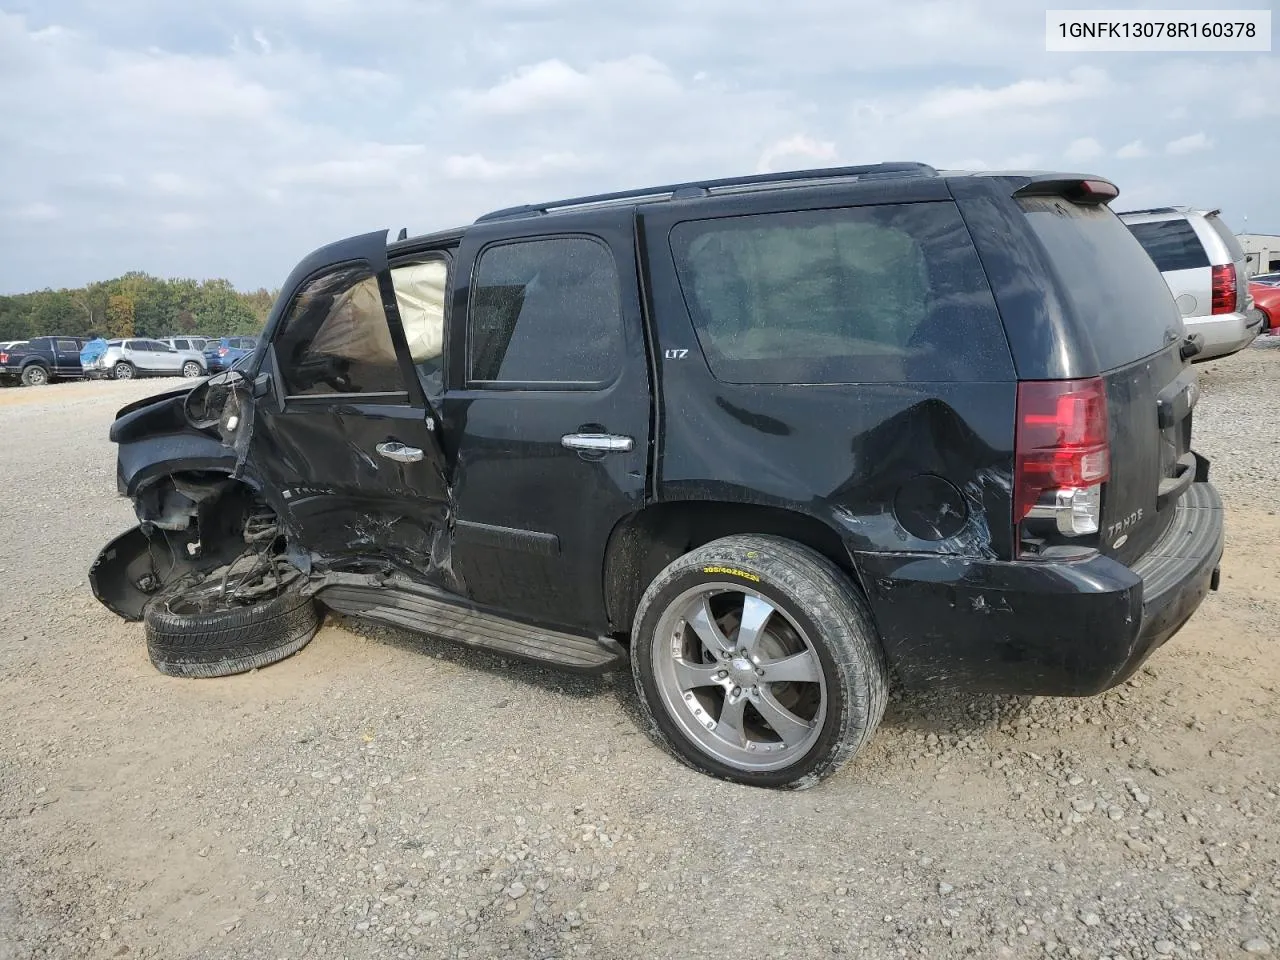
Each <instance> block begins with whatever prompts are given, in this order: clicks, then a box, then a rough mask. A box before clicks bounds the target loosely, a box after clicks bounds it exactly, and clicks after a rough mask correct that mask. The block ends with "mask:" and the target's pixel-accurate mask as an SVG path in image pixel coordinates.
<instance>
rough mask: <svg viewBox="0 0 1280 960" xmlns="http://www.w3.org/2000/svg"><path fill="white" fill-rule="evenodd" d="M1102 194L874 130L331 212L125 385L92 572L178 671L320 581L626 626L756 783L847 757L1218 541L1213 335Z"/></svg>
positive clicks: (662, 694) (528, 638)
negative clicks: (934, 153) (264, 296)
mask: <svg viewBox="0 0 1280 960" xmlns="http://www.w3.org/2000/svg"><path fill="white" fill-rule="evenodd" d="M1116 195H1117V190H1116V187H1115V186H1114V185H1113V184H1111V183H1110V182H1108V181H1106V180H1103V179H1100V178H1096V177H1091V176H1085V175H1080V174H1059V173H1045V174H1016V175H1015V174H985V173H978V174H961V173H954V172H950V173H942V172H939V171H936V170H934V169H933V168H931V167H928V166H925V165H923V164H916V163H905V164H904V163H898V164H880V165H874V166H868V167H855V168H842V169H835V170H817V171H804V172H797V173H790V174H769V175H763V176H754V177H738V178H733V179H729V180H719V181H709V182H702V183H690V184H675V185H671V186H667V187H650V188H641V189H637V190H633V191H627V192H623V193H617V194H612V195H607V196H596V197H581V198H575V199H571V200H565V201H559V202H555V203H547V204H539V205H534V206H527V207H518V208H514V209H509V210H501V211H497V212H495V213H492V214H489V215H487V216H485V217H482V218H481V219H480V220H479V221H478V222H476V223H474V224H471V225H468V226H465V227H461V228H458V229H456V230H447V231H443V232H441V233H437V234H432V235H430V236H424V237H416V238H407V239H404V240H400V241H396V242H392V243H390V244H388V242H387V235H386V232H385V231H382V232H378V233H373V234H367V235H365V236H360V237H352V238H350V239H347V240H344V241H341V242H338V243H335V244H333V245H331V246H328V247H326V248H323V249H321V250H318V251H316V252H315V253H313V254H312V255H311V256H310V257H308V258H306V259H305V260H303V261H302V262H301V263H300V264H299V265H298V266H297V267H296V269H295V270H294V272H293V274H292V276H291V277H290V278H289V279H288V280H287V282H286V283H285V285H284V288H283V292H282V294H281V296H280V298H279V300H278V301H277V303H276V305H275V308H274V310H273V312H272V314H271V317H270V318H269V319H268V321H267V325H266V330H265V331H264V335H263V337H262V339H261V341H260V342H259V343H258V345H257V347H256V348H255V350H254V352H253V353H252V354H251V355H250V356H249V358H248V359H247V360H246V361H245V362H244V363H243V364H242V365H239V366H237V367H236V368H235V369H233V370H230V371H228V372H226V373H222V374H219V375H217V376H214V377H212V378H210V379H209V380H206V381H202V382H201V383H200V384H199V385H197V386H195V387H194V388H192V387H187V388H185V389H183V390H181V391H177V392H175V393H171V394H168V395H165V396H160V397H151V398H148V399H146V400H144V401H140V402H138V403H135V404H133V405H131V406H128V407H126V408H124V409H123V410H121V411H120V413H119V414H118V417H117V419H116V422H115V425H114V426H113V427H112V431H111V439H112V440H113V441H114V442H115V443H116V444H117V445H118V463H117V482H118V485H119V490H120V492H121V493H124V494H126V495H127V496H129V497H130V498H131V499H132V500H133V502H134V507H135V510H136V513H137V517H138V520H139V521H140V525H139V526H138V527H136V528H134V529H133V530H131V531H129V532H127V533H125V534H123V535H122V536H121V537H119V538H117V539H116V540H115V541H114V542H113V543H111V544H110V545H108V546H107V548H106V549H105V550H104V551H103V552H102V554H101V555H100V557H99V559H98V561H97V563H96V564H95V565H94V567H93V569H92V571H91V575H90V580H91V583H92V584H93V588H94V590H95V592H96V594H97V596H98V597H99V599H101V600H102V601H103V602H104V603H105V604H106V605H107V606H108V607H109V608H110V609H112V610H114V611H116V612H117V613H119V614H120V615H121V616H124V617H127V618H130V619H140V620H143V621H144V622H145V629H146V636H147V644H148V650H149V653H150V655H151V659H152V661H153V663H155V665H156V666H157V667H158V668H159V669H160V670H162V671H164V672H166V673H170V674H174V675H177V676H188V677H191V676H206V677H207V676H214V675H221V674H227V673H234V672H236V671H240V670H248V669H253V668H255V667H259V666H263V665H265V664H267V663H271V662H273V661H276V660H280V659H282V658H284V657H287V656H289V655H290V654H292V653H294V652H296V651H298V650H300V649H301V648H302V647H303V646H304V645H305V644H306V643H307V641H308V640H310V639H311V636H312V634H313V633H314V632H315V629H316V625H317V622H318V616H319V613H318V607H317V603H320V604H323V605H324V606H326V607H328V608H330V609H333V610H337V611H339V612H341V613H344V614H348V615H353V616H359V617H363V618H368V619H373V620H377V621H381V622H382V623H387V624H393V625H395V626H399V627H408V628H410V629H414V630H420V631H423V632H426V633H430V634H434V635H437V636H441V637H445V638H447V639H450V640H454V641H457V642H461V643H464V644H470V645H472V646H476V647H483V648H485V649H488V650H493V651H497V652H499V653H501V654H503V655H506V656H512V657H523V658H526V659H531V660H537V661H542V662H546V663H554V664H557V665H560V666H563V667H566V668H569V669H578V670H592V669H595V670H610V669H615V668H621V667H622V666H623V665H624V664H626V663H627V662H628V660H629V661H630V669H631V670H632V672H633V674H634V678H635V683H636V687H637V692H638V698H639V705H640V708H641V710H642V711H643V713H644V715H645V716H646V718H647V722H648V725H649V727H650V729H651V731H652V732H653V734H654V736H655V737H656V738H657V740H658V741H659V742H660V743H662V744H663V745H664V746H665V747H666V748H667V749H669V750H670V751H672V752H673V753H675V754H676V755H677V756H679V757H680V758H681V759H682V760H684V761H685V762H687V763H689V764H691V765H692V766H694V767H695V768H697V769H699V770H703V771H705V772H707V773H710V774H714V775H716V776H720V777H727V778H730V779H733V780H738V781H741V782H743V783H748V784H754V785H758V786H773V787H792V788H795V787H804V786H809V785H810V784H813V783H816V782H817V781H818V780H820V779H821V778H823V777H825V776H828V775H829V774H830V773H832V772H833V771H834V770H835V769H836V768H837V767H839V765H840V764H841V763H843V762H844V761H845V760H847V759H848V758H850V757H851V756H853V755H854V754H855V753H857V751H858V750H859V748H861V747H862V745H863V744H864V743H865V742H866V741H867V738H868V737H869V736H870V735H871V732H872V731H873V730H874V729H875V727H876V724H877V723H879V721H880V718H881V714H882V713H883V712H884V709H885V703H886V696H887V690H888V684H889V683H890V680H891V678H892V681H893V682H894V683H897V684H900V685H902V686H925V687H928V686H937V685H941V684H948V685H953V686H954V685H958V686H960V687H962V688H965V689H967V690H975V691H976V690H983V691H991V692H998V693H1004V694H1017V695H1058V696H1079V695H1086V694H1093V693H1098V692H1099V691H1102V690H1106V689H1107V688H1109V687H1112V686H1114V685H1116V684H1117V683H1121V682H1123V681H1124V680H1125V678H1127V677H1129V676H1130V675H1132V674H1133V672H1134V671H1135V670H1137V669H1138V668H1139V666H1140V665H1141V664H1142V662H1143V661H1144V660H1145V659H1146V658H1147V657H1148V656H1149V655H1150V654H1151V653H1152V652H1153V651H1154V650H1155V649H1156V648H1157V647H1159V646H1160V645H1161V644H1162V643H1164V642H1165V641H1166V640H1168V639H1169V637H1171V636H1172V635H1173V634H1174V633H1175V632H1176V631H1177V630H1178V629H1179V628H1180V627H1181V626H1182V624H1183V623H1184V622H1185V621H1186V620H1187V619H1188V618H1189V617H1190V616H1191V615H1192V613H1193V612H1194V611H1195V610H1196V608H1197V606H1198V605H1199V604H1200V602H1201V601H1202V600H1203V599H1204V597H1205V595H1206V594H1207V593H1208V592H1209V591H1210V590H1211V589H1213V588H1215V587H1216V586H1217V583H1218V565H1219V559H1220V557H1221V555H1222V543H1223V517H1222V504H1221V501H1220V500H1219V498H1218V495H1217V493H1216V492H1215V491H1214V488H1213V486H1212V484H1210V483H1209V482H1208V481H1209V462H1208V461H1207V460H1206V459H1205V458H1204V457H1201V456H1199V455H1198V454H1197V453H1196V452H1195V450H1194V447H1193V446H1192V443H1191V440H1192V416H1193V410H1194V407H1195V405H1196V401H1197V400H1198V398H1199V395H1200V390H1199V386H1198V384H1197V380H1196V373H1195V371H1194V369H1192V368H1191V367H1190V365H1189V361H1191V360H1192V359H1194V357H1195V355H1196V354H1197V353H1198V352H1199V351H1200V350H1201V349H1202V347H1203V342H1202V340H1201V339H1200V338H1198V337H1194V336H1192V337H1189V336H1188V335H1187V331H1186V330H1185V328H1184V327H1183V324H1182V320H1181V317H1180V316H1179V312H1178V309H1177V306H1176V305H1175V304H1174V301H1173V297H1172V296H1171V295H1170V293H1169V288H1168V286H1167V285H1166V284H1165V282H1164V280H1163V278H1162V277H1161V275H1160V272H1159V271H1158V270H1157V269H1156V267H1155V264H1154V263H1152V261H1151V258H1150V257H1149V256H1147V254H1146V253H1145V251H1144V250H1143V249H1142V247H1141V246H1140V245H1139V244H1138V241H1137V240H1136V239H1135V238H1134V237H1133V235H1132V234H1131V233H1130V232H1129V230H1128V229H1127V228H1126V227H1125V226H1124V224H1123V223H1121V222H1120V220H1119V219H1118V218H1117V217H1116V215H1115V214H1114V213H1112V212H1111V210H1110V209H1109V203H1110V201H1111V200H1112V199H1113V198H1114V197H1115V196H1116ZM447 697H448V694H447V693H439V694H437V695H435V698H434V700H432V698H427V697H424V709H447V707H446V706H445V704H444V700H446V699H447ZM428 704H429V705H428ZM500 726H501V725H500V724H497V723H495V724H494V725H493V726H492V728H491V729H490V731H489V732H490V734H491V735H500Z"/></svg>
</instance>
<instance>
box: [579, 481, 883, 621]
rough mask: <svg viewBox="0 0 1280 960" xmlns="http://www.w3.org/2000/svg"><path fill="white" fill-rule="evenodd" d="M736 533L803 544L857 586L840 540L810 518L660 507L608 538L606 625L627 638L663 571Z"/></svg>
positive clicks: (750, 507) (748, 509) (779, 512)
mask: <svg viewBox="0 0 1280 960" xmlns="http://www.w3.org/2000/svg"><path fill="white" fill-rule="evenodd" d="M739 533H756V534H772V535H774V536H779V537H786V538H787V539H788V540H794V541H796V542H797V543H802V544H804V545H805V546H807V547H811V548H812V549H814V550H817V551H818V552H819V553H821V554H822V555H823V556H824V557H826V558H827V559H828V560H830V561H831V562H832V563H834V564H835V565H836V566H837V567H839V568H840V569H841V570H843V571H844V572H845V573H846V574H848V575H849V576H850V577H851V578H853V580H854V582H855V583H856V582H858V576H857V571H856V569H855V568H854V566H853V561H852V559H851V558H850V556H849V552H848V550H846V549H845V546H844V543H843V542H842V541H841V539H840V536H839V534H837V533H836V532H835V531H834V530H832V529H831V528H830V527H828V526H827V525H826V524H824V523H823V522H822V521H820V520H817V519H815V518H813V517H810V516H806V515H805V514H802V513H796V512H795V511H793V510H785V509H781V508H778V507H767V506H761V505H759V504H750V503H719V502H707V501H698V500H692V501H679V502H674V503H659V504H654V505H653V506H650V507H646V508H645V509H643V510H641V511H639V512H638V513H635V514H632V515H631V516H630V517H627V518H626V519H624V520H622V521H621V522H619V523H618V525H617V526H616V527H615V528H614V530H613V533H612V534H611V535H610V537H609V546H608V549H607V551H606V554H605V563H604V595H605V609H606V611H607V612H608V615H609V622H610V624H611V625H612V626H613V628H614V629H615V630H617V631H619V632H630V629H631V622H632V620H633V618H634V617H635V613H636V608H637V607H638V606H639V605H640V597H641V596H642V595H643V594H644V591H645V588H646V587H648V586H649V584H650V583H651V582H652V581H653V578H654V577H656V576H657V575H658V573H659V572H660V571H661V570H662V568H663V567H665V566H666V565H667V564H669V563H670V562H671V561H672V560H674V559H676V557H679V556H682V555H683V554H686V553H688V552H689V551H690V550H694V549H696V548H697V547H700V546H702V545H703V544H704V543H710V542H711V541H712V540H718V539H720V538H721V537H727V536H731V535H733V534H739Z"/></svg>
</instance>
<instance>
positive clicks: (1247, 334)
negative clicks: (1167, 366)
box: [1183, 310, 1263, 363]
mask: <svg viewBox="0 0 1280 960" xmlns="http://www.w3.org/2000/svg"><path fill="white" fill-rule="evenodd" d="M1183 322H1184V324H1185V326H1186V328H1187V333H1199V334H1201V335H1203V336H1204V349H1203V350H1202V351H1201V352H1200V353H1199V355H1197V356H1196V358H1195V362H1196V363H1203V362H1204V361H1205V360H1213V359H1215V358H1217V357H1227V356H1230V355H1231V354H1233V353H1236V352H1238V351H1240V350H1243V349H1244V348H1245V347H1247V346H1248V345H1249V344H1251V343H1253V340H1254V338H1255V337H1256V336H1257V335H1258V334H1259V333H1260V332H1261V331H1262V329H1263V318H1262V312H1261V311H1259V310H1250V311H1248V312H1247V313H1224V314H1221V315H1219V316H1215V317H1188V318H1184V321H1183Z"/></svg>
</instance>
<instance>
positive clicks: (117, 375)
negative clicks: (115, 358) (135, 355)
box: [111, 360, 138, 380]
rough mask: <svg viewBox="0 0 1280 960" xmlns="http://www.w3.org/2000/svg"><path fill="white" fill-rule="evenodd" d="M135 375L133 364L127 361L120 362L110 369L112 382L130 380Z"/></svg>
mask: <svg viewBox="0 0 1280 960" xmlns="http://www.w3.org/2000/svg"><path fill="white" fill-rule="evenodd" d="M137 375H138V374H137V371H136V370H134V369H133V364H132V363H130V362H129V361H128V360H121V361H120V362H119V363H117V364H116V365H115V366H114V367H112V368H111V379H112V380H132V379H133V378H134V377H136V376H137Z"/></svg>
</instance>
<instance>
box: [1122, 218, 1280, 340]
mask: <svg viewBox="0 0 1280 960" xmlns="http://www.w3.org/2000/svg"><path fill="white" fill-rule="evenodd" d="M1120 219H1121V220H1123V221H1124V222H1125V224H1126V225H1128V227H1129V230H1130V232H1132V233H1133V235H1134V236H1135V237H1137V238H1138V242H1139V243H1141V244H1142V246H1143V248H1144V249H1145V250H1146V251H1147V254H1148V255H1149V256H1150V257H1151V259H1152V260H1154V261H1155V264H1156V267H1158V268H1159V270H1160V272H1161V273H1162V274H1163V275H1164V280H1165V283H1167V284H1168V285H1169V291H1170V292H1171V293H1172V294H1173V298H1174V300H1175V301H1176V302H1177V304H1178V309H1179V311H1181V313H1182V321H1183V323H1184V324H1185V325H1186V328H1187V333H1189V334H1192V333H1198V334H1201V335H1203V337H1204V349H1203V350H1201V352H1200V353H1199V354H1198V355H1197V356H1196V357H1195V362H1197V363H1199V362H1201V361H1203V360H1212V359H1214V358H1215V357H1226V356H1230V355H1231V354H1233V353H1235V352H1236V351H1237V350H1243V349H1244V348H1245V347H1247V346H1248V345H1249V344H1251V343H1252V342H1253V338H1254V337H1256V336H1257V335H1258V333H1259V332H1260V331H1261V330H1262V325H1263V324H1262V314H1261V313H1260V312H1259V311H1258V310H1255V309H1254V306H1253V296H1252V295H1251V294H1250V293H1249V274H1248V271H1247V270H1246V268H1245V264H1246V260H1245V253H1244V248H1242V247H1241V246H1240V241H1239V240H1237V239H1236V237H1235V234H1233V233H1232V232H1231V230H1230V228H1229V227H1228V226H1227V225H1226V224H1225V223H1223V221H1222V218H1221V217H1219V216H1218V211H1217V210H1194V209H1192V208H1191V207H1158V208H1156V209H1153V210H1131V211H1129V212H1128V213H1122V214H1120Z"/></svg>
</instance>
